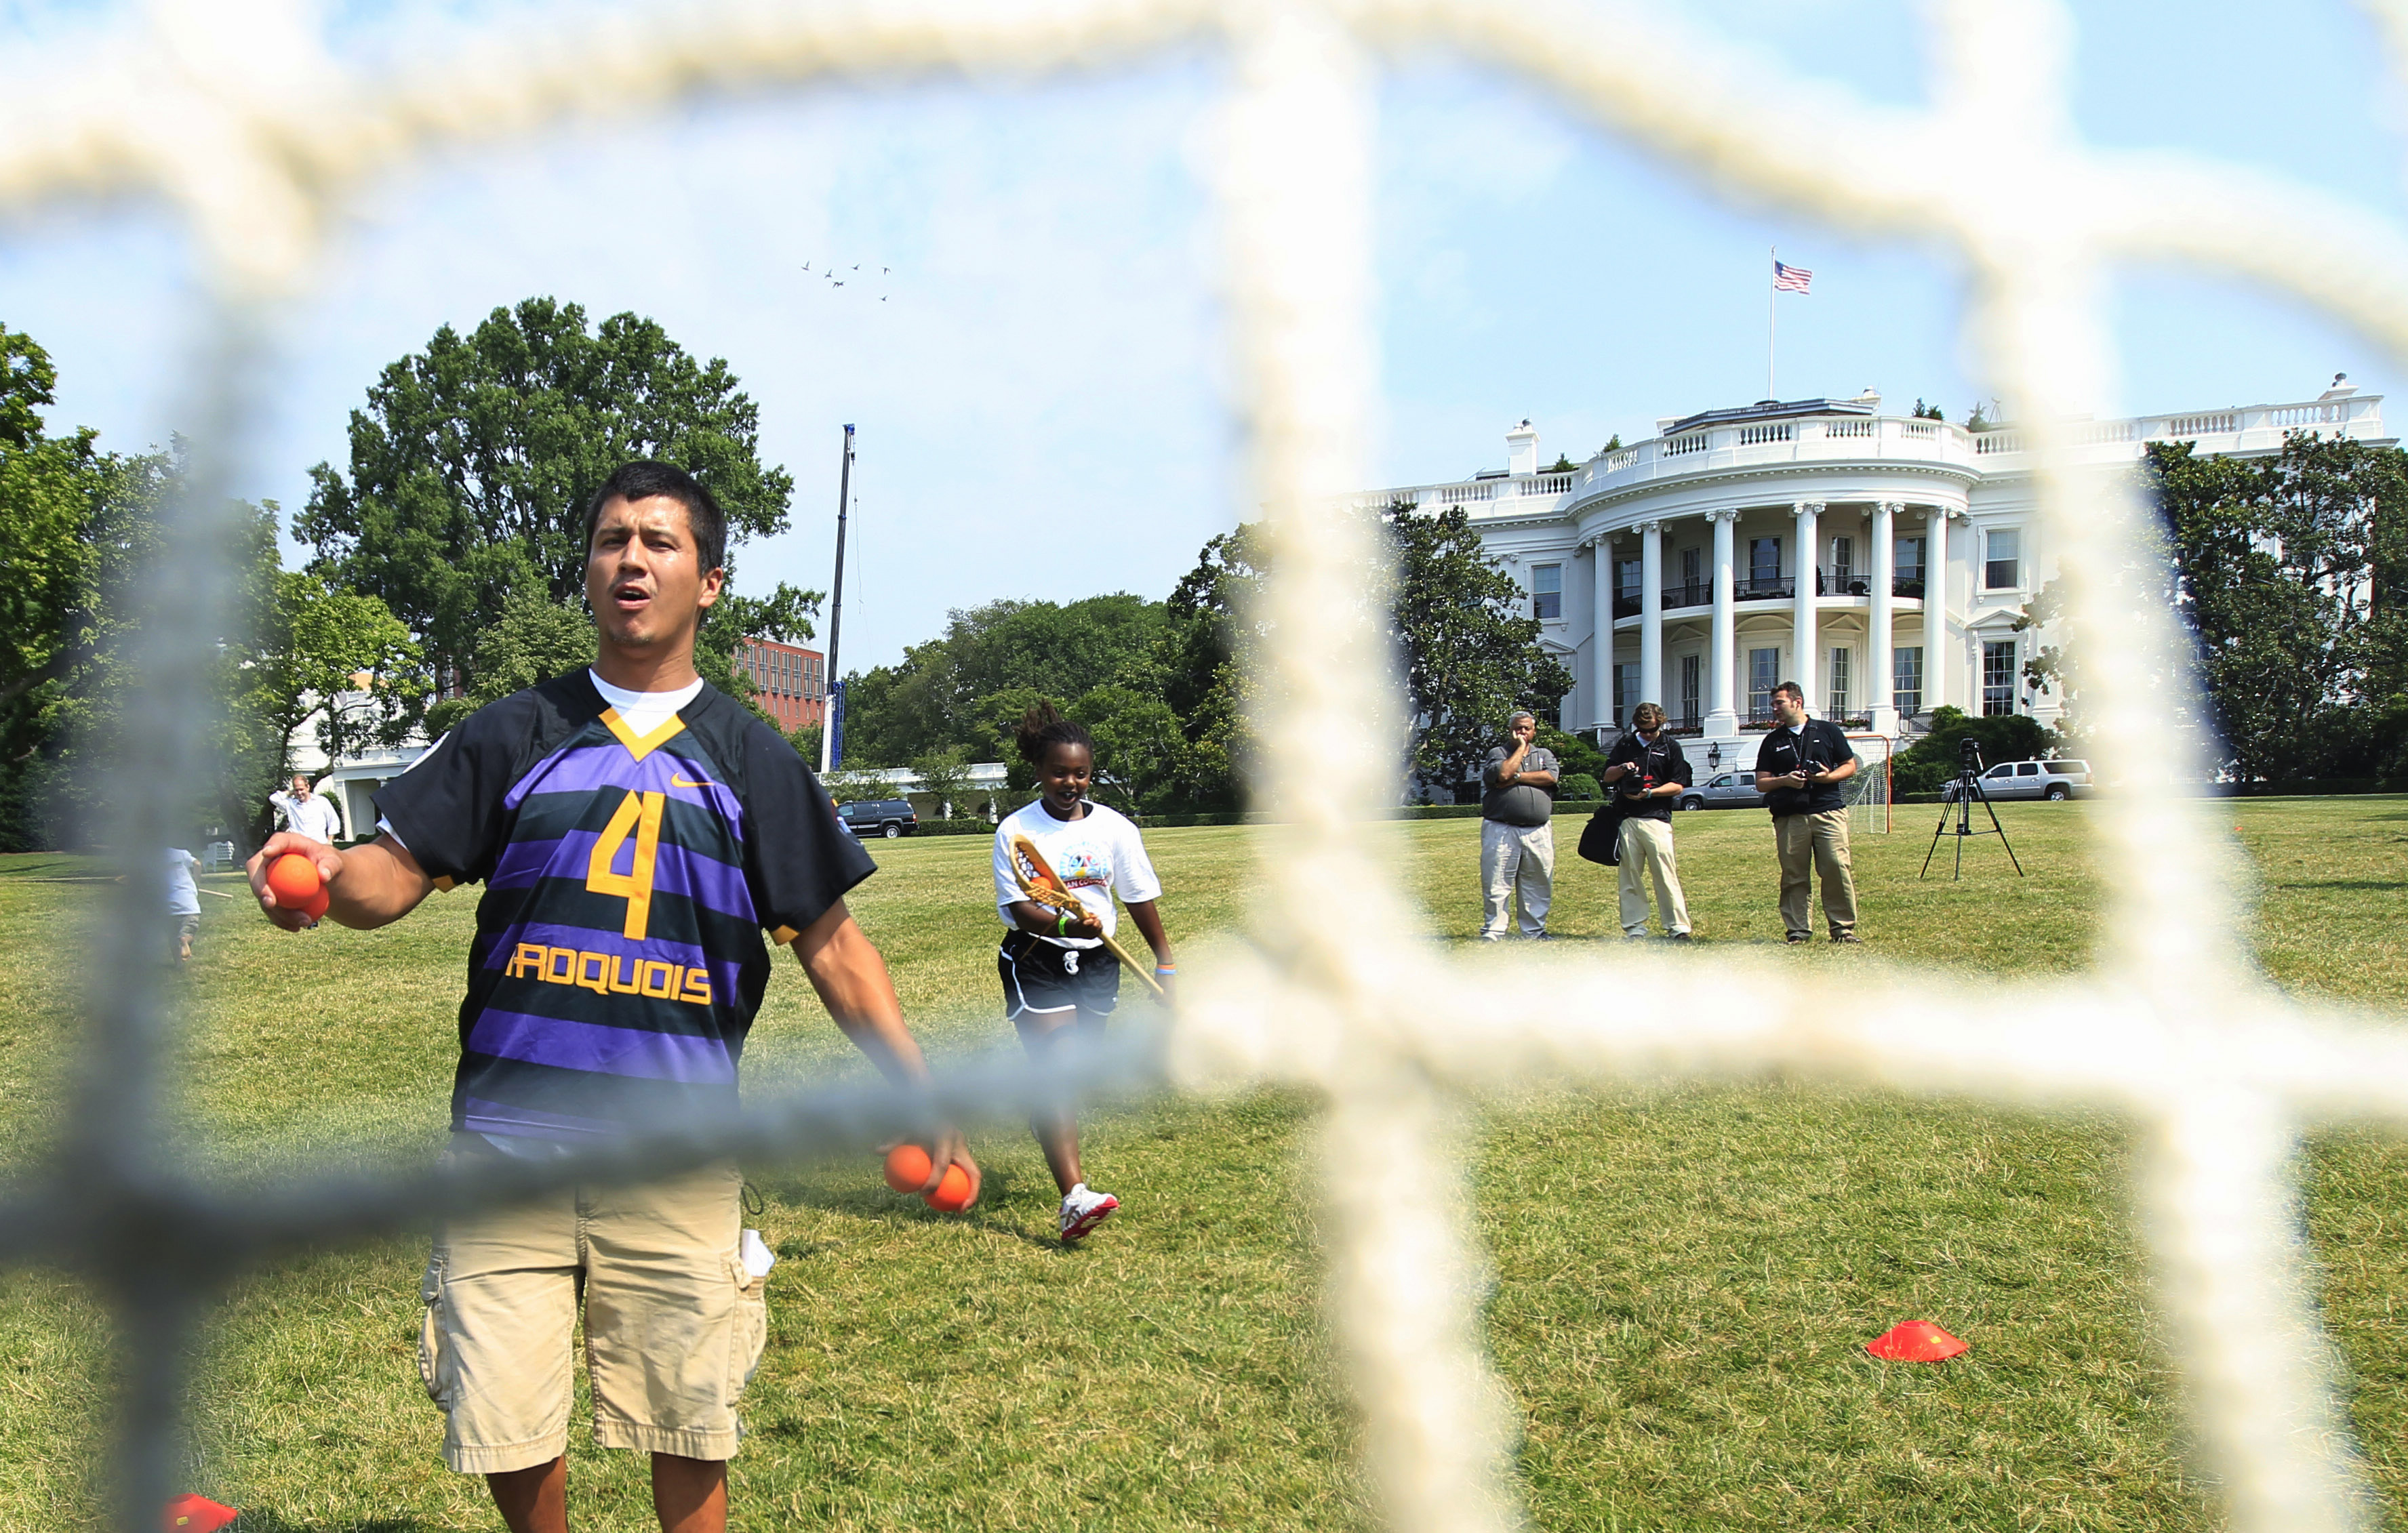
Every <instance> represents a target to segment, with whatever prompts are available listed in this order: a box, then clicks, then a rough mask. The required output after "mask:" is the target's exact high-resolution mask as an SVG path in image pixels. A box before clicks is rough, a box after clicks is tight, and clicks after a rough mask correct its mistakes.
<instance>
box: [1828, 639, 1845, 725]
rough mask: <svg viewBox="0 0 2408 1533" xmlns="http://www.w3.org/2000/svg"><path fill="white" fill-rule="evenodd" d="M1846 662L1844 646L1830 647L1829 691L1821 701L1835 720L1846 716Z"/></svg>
mask: <svg viewBox="0 0 2408 1533" xmlns="http://www.w3.org/2000/svg"><path fill="white" fill-rule="evenodd" d="M1848 660H1849V653H1848V650H1847V647H1846V646H1844V645H1835V646H1833V647H1832V650H1831V689H1830V691H1829V692H1828V693H1827V694H1826V695H1824V699H1823V700H1824V705H1825V708H1826V709H1828V712H1829V713H1830V715H1831V717H1833V718H1835V719H1844V718H1846V717H1847V716H1848Z"/></svg>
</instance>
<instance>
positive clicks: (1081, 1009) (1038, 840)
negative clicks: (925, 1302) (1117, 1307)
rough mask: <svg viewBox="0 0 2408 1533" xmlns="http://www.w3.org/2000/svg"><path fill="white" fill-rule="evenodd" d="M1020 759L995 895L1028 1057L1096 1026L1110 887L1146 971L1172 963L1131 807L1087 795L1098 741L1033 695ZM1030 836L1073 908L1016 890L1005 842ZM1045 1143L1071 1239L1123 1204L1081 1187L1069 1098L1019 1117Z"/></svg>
mask: <svg viewBox="0 0 2408 1533" xmlns="http://www.w3.org/2000/svg"><path fill="white" fill-rule="evenodd" d="M1017 743H1018V745H1019V747H1020V755H1021V759H1022V760H1024V761H1025V762H1027V763H1028V764H1029V765H1030V766H1034V767H1035V768H1036V769H1037V787H1038V798H1037V801H1036V802H1035V803H1033V804H1030V805H1028V806H1027V807H1026V808H1025V809H1021V810H1020V811H1019V812H1017V813H1015V814H1013V815H1011V817H1010V818H1008V819H1006V820H1005V821H1004V822H1003V824H1000V825H997V826H996V832H995V903H996V911H997V912H998V913H1000V914H1001V915H1002V917H1003V921H1004V924H1005V925H1007V926H1009V927H1011V931H1009V932H1008V933H1006V934H1005V936H1004V938H1003V945H1002V947H1000V948H999V949H998V950H996V972H997V974H998V975H1000V977H1001V978H1002V981H1003V1014H1004V1016H1005V1017H1006V1018H1008V1019H1010V1021H1011V1024H1012V1025H1013V1026H1015V1027H1017V1028H1018V1029H1019V1030H1020V1042H1021V1046H1022V1047H1023V1048H1025V1049H1026V1050H1027V1051H1028V1056H1029V1058H1031V1059H1033V1060H1036V1061H1038V1062H1039V1063H1040V1064H1041V1063H1043V1062H1045V1061H1046V1060H1047V1059H1049V1058H1051V1057H1052V1055H1053V1053H1054V1049H1055V1048H1057V1047H1058V1046H1059V1045H1060V1044H1061V1043H1062V1042H1063V1041H1064V1040H1065V1039H1068V1038H1070V1037H1072V1036H1073V1034H1072V1029H1073V1028H1076V1029H1077V1030H1078V1033H1079V1034H1082V1035H1084V1036H1087V1037H1091V1038H1092V1037H1097V1036H1100V1035H1101V1033H1102V1032H1103V1029H1104V1024H1105V1021H1106V1019H1108V1018H1109V1017H1111V1014H1112V1008H1113V1007H1114V1006H1115V1005H1116V1004H1117V1003H1118V1001H1119V998H1120V984H1121V966H1120V960H1119V959H1117V958H1115V957H1113V956H1112V953H1111V949H1110V948H1107V947H1106V946H1104V943H1103V938H1105V937H1107V936H1109V935H1111V934H1112V933H1113V932H1114V931H1115V930H1116V927H1117V922H1118V919H1119V917H1118V913H1117V911H1115V910H1114V909H1113V906H1112V894H1113V891H1114V890H1116V889H1117V890H1118V891H1119V893H1120V896H1121V900H1122V902H1123V903H1125V904H1126V905H1127V906H1128V913H1129V919H1130V920H1131V921H1133V922H1135V923H1136V924H1137V929H1138V931H1139V932H1140V933H1141V934H1142V935H1143V936H1144V938H1145V940H1146V944H1147V945H1148V946H1149V947H1151V948H1153V950H1154V976H1155V978H1157V979H1158V980H1160V981H1162V985H1163V988H1164V990H1165V991H1168V989H1169V988H1170V985H1171V983H1172V981H1171V976H1172V974H1173V973H1174V972H1175V970H1174V968H1173V967H1172V965H1171V961H1170V938H1168V936H1166V935H1164V933H1163V929H1162V914H1161V912H1160V911H1158V910H1155V909H1154V901H1155V900H1156V899H1158V898H1160V897H1161V895H1162V885H1161V883H1160V882H1159V881H1157V880H1156V879H1155V878H1154V865H1153V864H1152V863H1151V862H1148V861H1147V860H1146V855H1145V843H1144V842H1143V841H1142V840H1141V839H1140V838H1139V837H1138V832H1137V826H1136V825H1134V824H1130V823H1129V820H1128V817H1127V816H1125V815H1124V814H1121V813H1120V812H1118V811H1117V810H1115V809H1110V808H1108V807H1106V806H1105V805H1102V804H1096V803H1090V802H1089V801H1088V799H1087V785H1088V783H1089V782H1090V781H1092V780H1093V778H1094V775H1095V769H1096V747H1095V742H1094V741H1093V740H1091V739H1089V738H1087V732H1086V730H1084V729H1083V728H1081V727H1080V726H1079V725H1078V724H1073V723H1072V722H1070V721H1069V720H1068V719H1066V718H1064V717H1063V716H1062V715H1061V714H1060V713H1059V712H1057V711H1055V709H1054V705H1053V704H1051V703H1039V704H1038V705H1037V706H1036V707H1035V708H1032V709H1029V710H1028V711H1027V713H1026V714H1025V715H1024V716H1023V717H1022V719H1021V721H1020V729H1019V731H1018V738H1017ZM1014 837H1025V838H1027V839H1028V840H1029V841H1030V842H1032V843H1034V844H1035V846H1036V848H1037V850H1038V852H1039V853H1040V854H1041V855H1042V856H1043V857H1044V859H1045V862H1046V864H1047V866H1048V867H1052V868H1053V869H1054V873H1055V875H1056V876H1058V877H1059V878H1060V879H1061V880H1062V881H1063V883H1064V884H1066V885H1068V888H1069V890H1070V892H1071V893H1072V894H1073V895H1077V896H1078V899H1079V903H1080V904H1081V905H1082V906H1083V907H1085V910H1084V911H1083V913H1082V914H1081V915H1076V916H1073V915H1067V914H1062V913H1058V912H1056V911H1054V910H1047V909H1046V908H1045V907H1044V906H1042V905H1039V904H1038V903H1037V902H1036V901H1035V900H1032V899H1028V898H1026V897H1025V896H1024V895H1022V893H1021V889H1020V881H1019V879H1018V877H1017V875H1016V872H1015V866H1014V862H1013V857H1012V849H1011V843H1012V838H1014ZM1028 1126H1029V1127H1030V1128H1031V1129H1033V1130H1035V1131H1036V1134H1037V1142H1038V1144H1039V1145H1040V1146H1041V1147H1042V1148H1043V1149H1044V1151H1045V1164H1046V1165H1047V1166H1048V1167H1050V1168H1052V1169H1053V1172H1054V1185H1055V1186H1057V1187H1059V1188H1060V1189H1061V1192H1062V1239H1065V1240H1076V1239H1081V1238H1082V1237H1084V1236H1085V1235H1086V1234H1088V1233H1089V1232H1090V1231H1092V1230H1093V1229H1094V1228H1095V1227H1096V1226H1097V1225H1100V1224H1102V1223H1103V1222H1104V1221H1105V1220H1106V1219H1108V1218H1110V1217H1111V1213H1112V1211H1113V1210H1115V1209H1117V1208H1119V1207H1120V1206H1121V1203H1120V1199H1119V1198H1117V1197H1114V1196H1112V1195H1111V1194H1110V1193H1099V1192H1097V1191H1096V1190H1094V1189H1093V1188H1091V1187H1089V1186H1088V1185H1087V1182H1086V1177H1085V1175H1084V1173H1083V1172H1082V1169H1081V1168H1080V1165H1079V1120H1078V1119H1077V1117H1076V1116H1074V1115H1073V1114H1072V1113H1071V1112H1070V1111H1069V1110H1068V1109H1065V1110H1061V1111H1059V1112H1054V1113H1040V1114H1039V1115H1037V1116H1035V1117H1032V1118H1030V1119H1029V1121H1028Z"/></svg>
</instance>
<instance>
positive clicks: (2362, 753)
mask: <svg viewBox="0 0 2408 1533" xmlns="http://www.w3.org/2000/svg"><path fill="white" fill-rule="evenodd" d="M2143 473H2144V475H2145V477H2146V479H2147V480H2148V482H2149V485H2150V488H2152V489H2153V490H2154V491H2155V492H2156V494H2157V500H2158V504H2159V506H2160V507H2161V509H2162V511H2163V518H2164V521H2163V526H2164V536H2165V539H2166V548H2167V553H2168V562H2169V564H2170V566H2171V573H2172V579H2173V583H2174V589H2173V591H2172V593H2171V595H2172V598H2173V601H2174V603H2175V607H2176V610H2178V611H2179V612H2180V613H2181V614H2182V616H2183V618H2184V620H2185V622H2186V624H2187V625H2188V627H2189V629H2190V632H2191V635H2192V637H2193V638H2194V639H2195V641H2196V642H2197V645H2198V653H2199V665H2200V681H2201V683H2202V685H2203V688H2204V691H2205V694H2206V697H2207V706H2208V710H2209V715H2210V720H2209V722H2210V723H2211V724H2213V726H2214V731H2215V733H2216V735H2217V737H2218V738H2220V739H2221V740H2222V742H2223V750H2224V752H2225V757H2226V761H2227V763H2228V764H2229V766H2230V768H2231V769H2232V771H2233V773H2234V775H2235V776H2237V777H2239V778H2240V779H2241V780H2242V781H2260V780H2270V779H2271V780H2280V779H2286V778H2303V777H2315V776H2320V775H2366V776H2373V775H2387V774H2398V773H2401V772H2403V771H2408V727H2403V726H2408V698H2401V690H2402V686H2403V683H2408V606H2403V601H2408V457H2403V456H2402V454H2401V453H2400V452H2399V451H2397V450H2395V449H2388V448H2376V447H2370V446H2368V445H2367V444H2365V443H2363V442H2358V441H2352V440H2348V439H2346V438H2334V437H2315V436H2312V435H2309V434H2306V433H2295V434H2293V435H2292V436H2291V437H2287V438H2286V441H2285V443H2284V446H2283V451H2281V452H2280V453H2279V454H2277V455H2276V456H2274V457H2272V458H2263V459H2246V458H2228V457H2201V456H2199V455H2198V454H2196V453H2195V452H2194V451H2192V444H2190V443H2187V442H2181V443H2162V442H2160V443H2152V444H2150V447H2149V450H2148V457H2147V459H2146V461H2145V463H2144V465H2143ZM2395 700H2397V701H2395Z"/></svg>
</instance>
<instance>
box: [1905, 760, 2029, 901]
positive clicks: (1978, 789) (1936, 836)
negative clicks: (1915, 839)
mask: <svg viewBox="0 0 2408 1533" xmlns="http://www.w3.org/2000/svg"><path fill="white" fill-rule="evenodd" d="M1966 743H1967V744H1969V745H1970V744H1971V743H1972V742H1971V741H1970V740H1969V741H1967V742H1966ZM1956 794H1957V800H1956V802H1955V803H1953V804H1952V803H1950V802H1948V801H1947V800H1946V799H1944V798H1943V799H1942V801H1941V804H1940V824H1938V825H1937V826H1936V827H1934V828H1933V830H1932V832H1931V851H1929V852H1925V853H1924V854H1923V871H1922V872H1921V873H1919V874H1917V875H1916V877H1917V879H1918V880H1919V879H1923V878H1928V877H1929V876H1930V874H1931V859H1932V857H1933V855H1934V854H1935V853H1937V852H1939V850H1940V838H1942V836H1945V835H1947V834H1948V813H1949V811H1950V810H1951V809H1954V810H1955V811H1956V812H1957V871H1956V873H1955V874H1954V875H1952V878H1951V881H1954V880H1956V879H1961V878H1963V877H1964V876H1965V838H1966V837H1968V836H1996V837H1997V838H1999V844H2000V846H2002V847H2005V848H2006V849H2007V861H2009V862H2011V863H2014V867H2015V877H2017V878H2024V877H2026V876H2027V875H2026V874H2025V872H2024V865H2023V861H2022V859H2020V858H2018V857H2017V856H2016V855H2015V847H2014V842H2013V841H2010V840H2008V839H2007V827H2006V826H2004V825H2002V824H1999V811H1998V810H1997V809H1993V808H1991V806H1990V795H1988V794H1986V793H1984V792H1983V791H1982V761H1981V757H1979V756H1978V755H1975V754H1974V753H1973V752H1970V751H1969V752H1966V759H1965V762H1964V765H1963V766H1960V767H1959V768H1958V769H1957V782H1956ZM1976 799H1979V800H1980V801H1981V805H1982V808H1983V809H1984V810H1985V811H1986V812H1987V813H1988V814H1989V816H1990V828H1989V829H1987V830H1975V829H1974V828H1973V803H1974V800H1976Z"/></svg>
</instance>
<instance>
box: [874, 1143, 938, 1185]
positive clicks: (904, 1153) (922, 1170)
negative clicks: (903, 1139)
mask: <svg viewBox="0 0 2408 1533" xmlns="http://www.w3.org/2000/svg"><path fill="white" fill-rule="evenodd" d="M935 1167H936V1162H934V1161H932V1160H930V1159H929V1158H928V1152H926V1151H925V1150H923V1149H921V1148H920V1147H919V1146H918V1145H916V1144H898V1145H896V1147H895V1148H894V1149H892V1150H889V1151H887V1152H886V1184H887V1185H888V1186H890V1187H892V1188H894V1189H895V1190H896V1192H898V1193H917V1192H918V1191H919V1190H920V1189H921V1188H922V1187H925V1186H926V1185H927V1184H928V1173H929V1171H931V1170H932V1169H934V1168H935Z"/></svg>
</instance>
